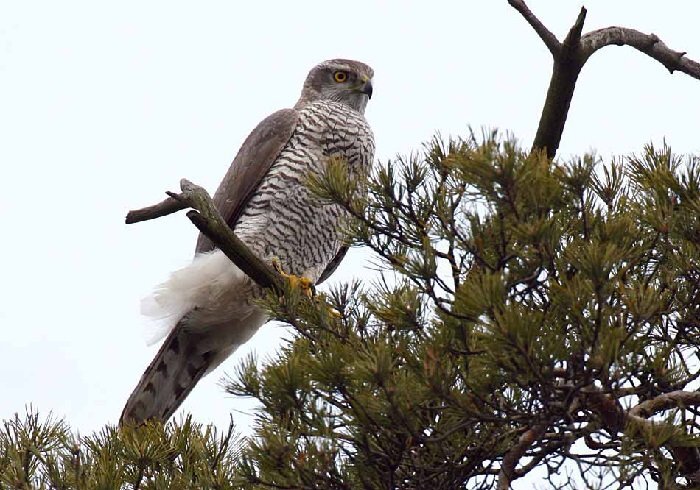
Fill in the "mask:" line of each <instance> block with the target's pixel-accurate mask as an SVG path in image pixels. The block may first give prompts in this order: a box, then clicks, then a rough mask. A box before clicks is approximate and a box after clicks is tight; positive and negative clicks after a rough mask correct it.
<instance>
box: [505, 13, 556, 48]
mask: <svg viewBox="0 0 700 490" xmlns="http://www.w3.org/2000/svg"><path fill="white" fill-rule="evenodd" d="M508 3H509V4H510V6H511V7H513V8H514V9H515V10H517V11H518V12H520V15H522V16H523V17H524V18H525V20H526V21H527V22H528V24H530V25H531V26H532V28H533V29H534V30H535V32H536V33H537V35H538V36H540V39H542V41H543V42H544V44H545V45H546V46H547V49H549V52H550V53H552V55H554V56H556V55H557V54H558V53H559V50H560V49H561V44H560V43H559V40H558V39H557V36H555V35H554V34H552V31H550V30H549V29H547V27H545V25H544V24H543V23H542V22H540V19H538V18H537V17H536V16H535V14H533V13H532V10H530V9H529V8H528V7H527V5H525V2H524V1H523V0H508Z"/></svg>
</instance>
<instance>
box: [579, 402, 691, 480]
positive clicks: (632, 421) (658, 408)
mask: <svg viewBox="0 0 700 490" xmlns="http://www.w3.org/2000/svg"><path fill="white" fill-rule="evenodd" d="M585 397H586V402H587V406H588V407H589V408H590V409H592V410H593V411H595V412H596V413H597V414H598V415H599V416H600V419H601V423H602V424H603V426H604V427H605V429H606V430H607V431H608V432H610V433H611V435H613V436H614V435H615V434H617V433H618V432H619V431H622V430H623V428H624V426H625V424H627V426H628V427H630V428H632V429H639V430H641V431H644V432H646V433H648V434H652V433H654V432H655V431H659V430H660V431H661V432H662V433H666V432H667V429H668V424H667V423H666V422H655V421H652V420H648V417H651V416H652V415H654V414H657V413H659V412H663V411H665V410H670V409H673V408H684V407H689V406H699V405H700V392H694V391H672V392H669V393H664V394H662V395H659V396H657V397H655V398H652V399H651V400H645V401H643V402H641V403H639V404H638V405H636V406H634V407H632V408H631V409H629V410H627V411H624V410H623V408H622V407H621V406H620V404H619V402H617V401H616V400H614V399H613V398H611V397H609V396H608V395H605V394H604V393H601V392H599V391H597V390H593V391H590V392H587V393H586V394H585ZM664 437H667V436H664ZM665 446H666V447H667V448H668V450H669V451H670V453H671V454H672V455H673V458H674V459H675V460H676V461H677V462H678V463H679V467H680V470H681V471H682V474H683V475H684V476H685V477H686V478H689V479H691V480H692V481H700V452H698V448H697V447H694V446H692V445H688V444H687V443H685V442H684V441H682V440H681V441H674V439H673V438H671V439H669V440H668V441H667V442H666V443H665Z"/></svg>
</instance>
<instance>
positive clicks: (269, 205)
mask: <svg viewBox="0 0 700 490" xmlns="http://www.w3.org/2000/svg"><path fill="white" fill-rule="evenodd" d="M332 156H338V157H341V158H343V159H344V160H345V161H346V162H347V165H348V168H349V171H350V172H351V173H355V174H357V173H358V172H360V171H366V170H367V169H368V168H369V165H370V164H371V162H372V158H373V156H374V136H373V134H372V130H371V129H370V127H369V125H368V124H367V122H366V121H365V118H364V116H363V115H362V114H360V113H359V112H357V111H355V110H352V109H350V108H349V107H348V106H347V105H345V104H342V103H339V102H328V101H319V102H314V103H312V104H309V105H308V106H306V107H305V108H304V109H303V110H301V111H300V114H299V121H298V123H297V126H296V129H295V130H294V133H293V134H292V137H291V138H290V139H289V142H288V143H287V145H286V146H285V147H284V149H283V150H282V152H281V153H280V155H279V157H278V158H277V160H276V161H275V162H274V163H273V165H272V167H271V169H270V171H269V173H268V174H267V176H266V177H265V178H264V180H263V181H262V183H261V184H260V187H259V188H258V190H257V192H256V193H255V195H254V196H253V197H252V198H251V200H250V201H249V203H248V205H247V206H246V209H245V211H244V212H243V214H242V215H241V218H240V220H239V221H238V224H237V225H236V227H235V229H234V231H235V232H236V234H237V235H238V236H239V237H240V238H241V240H242V241H243V242H244V243H246V245H248V246H249V247H250V248H251V249H252V250H253V251H255V252H256V254H257V255H258V256H260V257H268V258H269V257H272V256H275V257H277V258H278V259H279V260H280V262H281V264H282V267H283V268H284V269H285V270H286V271H288V272H290V273H292V274H296V275H304V276H307V277H309V279H311V280H312V281H314V282H315V281H316V280H318V278H319V276H320V275H321V273H322V272H323V270H324V269H325V267H326V266H327V265H328V263H329V262H330V261H331V260H332V259H333V257H334V256H335V254H336V253H337V252H338V249H339V247H340V246H341V240H342V238H343V237H342V236H341V231H342V230H341V226H340V225H341V223H340V222H341V221H342V220H343V219H344V211H343V210H342V209H341V208H340V207H339V206H337V205H335V204H328V203H322V202H320V201H319V200H318V199H317V198H316V197H314V196H313V195H312V194H311V193H310V191H309V190H308V188H307V183H308V177H309V173H319V172H321V171H322V168H323V166H324V165H325V164H326V163H327V162H328V159H329V157H332Z"/></svg>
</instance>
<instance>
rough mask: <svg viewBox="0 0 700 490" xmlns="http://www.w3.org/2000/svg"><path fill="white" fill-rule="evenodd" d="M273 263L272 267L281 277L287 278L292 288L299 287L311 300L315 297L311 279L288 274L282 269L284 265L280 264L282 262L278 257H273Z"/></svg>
mask: <svg viewBox="0 0 700 490" xmlns="http://www.w3.org/2000/svg"><path fill="white" fill-rule="evenodd" d="M271 262H272V267H274V268H275V270H276V271H277V272H279V273H280V275H282V276H284V277H286V278H287V280H288V281H289V284H290V285H291V286H292V287H298V288H299V289H301V291H302V292H303V293H304V294H305V295H306V296H308V297H309V298H311V297H312V296H313V295H314V283H313V281H312V280H311V279H309V278H308V277H304V276H301V277H300V276H295V275H294V274H287V273H286V272H284V270H283V269H282V264H280V260H279V259H278V258H277V257H272V261H271Z"/></svg>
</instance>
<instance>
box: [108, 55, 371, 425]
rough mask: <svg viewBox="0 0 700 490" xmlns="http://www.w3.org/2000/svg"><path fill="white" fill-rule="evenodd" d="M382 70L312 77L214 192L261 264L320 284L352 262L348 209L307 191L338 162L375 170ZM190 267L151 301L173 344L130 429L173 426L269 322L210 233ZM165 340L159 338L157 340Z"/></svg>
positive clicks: (151, 369)
mask: <svg viewBox="0 0 700 490" xmlns="http://www.w3.org/2000/svg"><path fill="white" fill-rule="evenodd" d="M372 76H373V71H372V69H371V68H370V67H369V66H367V65H365V64H363V63H360V62H357V61H352V60H329V61H325V62H323V63H321V64H319V65H317V66H315V67H314V68H313V69H312V70H311V71H310V72H309V74H308V75H307V78H306V81H305V82H304V87H303V89H302V93H301V97H300V98H299V101H298V102H297V103H296V105H295V106H294V108H292V109H282V110H281V111H277V112H276V113H274V114H272V115H270V116H268V117H267V118H265V119H264V120H263V121H261V122H260V124H258V126H257V127H256V128H255V129H254V130H253V131H252V132H251V134H250V135H249V136H248V138H246V140H245V141H244V143H243V145H242V146H241V148H240V150H239V151H238V154H237V155H236V158H235V159H234V161H233V163H232V164H231V166H230V167H229V170H228V172H227V173H226V175H225V176H224V179H223V180H222V182H221V184H220V185H219V189H218V190H217V191H216V194H215V195H214V203H215V205H216V206H217V208H218V209H219V212H220V213H221V215H222V216H223V217H224V219H225V220H226V222H227V223H228V224H229V226H231V227H232V228H233V229H234V232H235V233H236V234H237V235H238V236H239V237H240V238H241V240H242V241H243V242H244V243H245V244H246V245H247V246H248V247H250V249H251V250H252V251H253V252H254V253H255V254H256V255H258V256H259V257H260V258H262V259H265V260H269V259H271V258H273V257H275V258H277V259H278V260H279V262H280V265H281V266H282V268H283V269H284V270H285V271H286V272H287V273H291V274H294V275H298V276H306V277H308V278H309V279H311V280H312V281H314V282H317V281H319V280H322V279H325V277H327V276H328V275H329V274H330V273H332V271H333V270H334V268H335V265H336V264H337V261H338V257H342V251H343V250H344V248H342V246H343V243H342V239H343V236H342V232H343V226H342V222H343V221H344V220H345V218H346V216H345V213H344V211H343V210H342V208H340V207H339V206H336V205H334V204H331V203H328V202H323V201H321V200H320V199H318V198H317V197H315V196H314V195H312V193H311V192H310V191H309V189H308V188H307V184H308V178H309V175H310V174H314V173H316V174H318V173H319V172H321V171H322V170H323V168H324V165H326V164H327V163H328V161H329V160H330V158H331V157H341V158H342V159H343V160H345V162H346V163H347V165H348V169H349V171H350V173H351V175H352V174H356V175H357V174H359V173H360V172H361V171H365V170H367V169H368V168H369V166H370V165H371V162H372V159H373V157H374V137H373V135H372V131H371V129H370V128H369V125H368V124H367V122H366V121H365V118H364V115H363V114H364V109H365V106H366V104H367V101H368V100H369V98H370V97H371V95H372ZM196 250H197V255H196V256H195V258H194V260H193V261H192V263H191V264H190V265H188V266H187V267H185V268H183V269H181V270H178V271H176V272H174V273H172V274H171V275H170V278H169V279H168V280H167V281H166V282H165V283H163V284H161V285H160V286H159V287H158V289H157V290H156V291H155V292H154V293H153V295H152V296H151V297H149V298H146V299H145V300H144V302H143V303H142V312H143V313H144V314H146V315H149V316H151V317H154V318H156V319H160V320H164V321H165V328H164V329H163V331H162V333H163V334H167V338H166V340H165V342H163V345H162V346H161V348H160V350H159V351H158V353H157V354H156V356H155V358H154V359H153V361H152V362H151V364H150V365H149V366H148V368H147V369H146V371H145V372H144V373H143V375H142V376H141V379H140V380H139V383H138V384H137V385H136V388H135V389H134V390H133V392H132V393H131V396H130V397H129V399H128V400H127V402H126V405H125V407H124V410H123V412H122V416H121V422H126V421H129V422H133V423H140V422H142V421H144V420H146V419H150V418H154V417H155V418H160V419H167V418H168V417H170V416H171V415H172V414H173V412H174V411H175V410H176V409H177V407H178V406H180V404H181V403H182V402H183V400H184V399H185V398H186V397H187V395H188V394H189V392H190V391H191V390H192V388H193V387H194V386H195V385H196V384H197V382H198V381H199V380H200V379H201V378H202V377H203V376H204V375H206V374H207V373H209V372H211V371H212V370H213V369H214V368H215V367H216V366H218V365H219V364H220V363H221V362H222V361H223V360H224V359H226V358H227V357H228V356H229V355H230V354H231V353H232V352H233V351H235V350H236V348H238V347H239V346H240V345H242V344H244V343H245V342H247V341H248V339H249V338H250V337H251V336H252V335H253V334H254V333H255V332H256V331H257V330H258V329H259V328H260V326H261V325H262V324H263V323H265V321H266V320H267V314H266V312H265V311H264V310H262V309H261V308H259V307H258V306H257V304H256V302H255V301H253V298H254V297H255V295H256V290H257V289H258V288H257V287H256V286H255V285H254V284H253V283H252V281H251V280H250V279H249V278H248V277H247V276H246V275H245V274H244V273H243V272H242V271H241V270H240V269H239V268H238V267H236V266H235V265H234V264H233V263H232V262H231V261H230V260H228V258H227V257H226V256H225V255H224V254H223V253H222V252H221V251H220V250H216V249H214V246H213V244H212V243H211V242H210V241H209V240H208V239H207V238H206V237H204V236H200V238H199V240H198V242H197V248H196ZM156 340H157V339H156Z"/></svg>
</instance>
